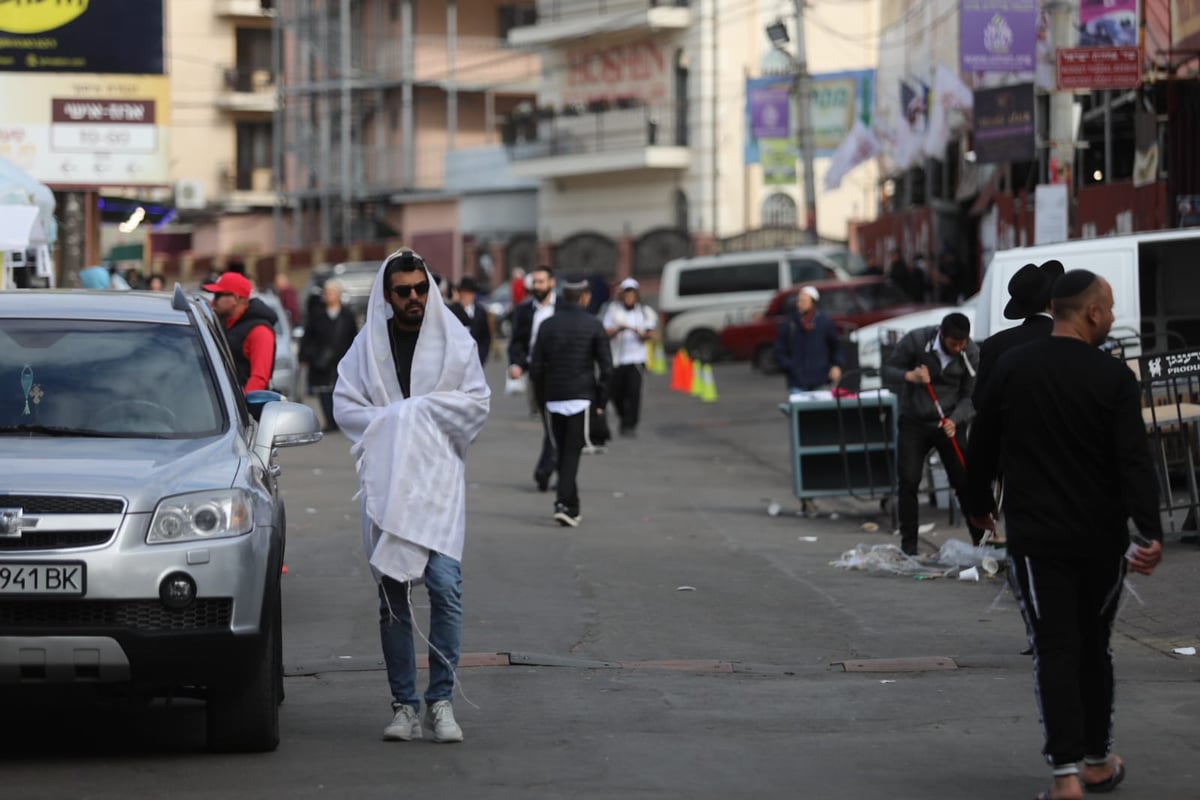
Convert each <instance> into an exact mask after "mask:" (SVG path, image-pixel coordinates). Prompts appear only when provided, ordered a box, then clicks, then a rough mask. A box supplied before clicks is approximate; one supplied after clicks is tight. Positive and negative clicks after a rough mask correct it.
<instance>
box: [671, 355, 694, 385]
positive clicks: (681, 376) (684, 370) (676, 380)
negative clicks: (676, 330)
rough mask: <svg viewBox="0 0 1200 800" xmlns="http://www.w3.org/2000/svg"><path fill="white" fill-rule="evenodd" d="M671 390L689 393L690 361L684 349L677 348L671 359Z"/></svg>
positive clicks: (690, 378) (690, 380)
mask: <svg viewBox="0 0 1200 800" xmlns="http://www.w3.org/2000/svg"><path fill="white" fill-rule="evenodd" d="M671 390H672V391H676V392H683V393H684V394H691V392H692V362H691V360H690V359H689V358H688V355H687V351H686V350H677V351H676V352H675V358H673V359H671Z"/></svg>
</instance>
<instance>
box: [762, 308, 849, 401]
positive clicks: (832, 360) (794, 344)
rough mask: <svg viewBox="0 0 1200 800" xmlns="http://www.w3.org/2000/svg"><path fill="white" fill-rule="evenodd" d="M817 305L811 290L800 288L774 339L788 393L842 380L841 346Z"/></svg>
mask: <svg viewBox="0 0 1200 800" xmlns="http://www.w3.org/2000/svg"><path fill="white" fill-rule="evenodd" d="M820 301H821V293H820V292H819V291H817V289H816V287H815V286H805V287H803V288H801V289H800V291H799V292H798V293H797V294H796V307H795V309H794V310H793V311H792V312H791V313H790V314H788V318H787V320H786V321H785V322H784V323H783V324H782V325H780V326H779V334H778V335H777V336H776V337H775V362H776V363H777V364H779V368H780V369H781V370H782V371H783V373H784V376H785V377H786V378H787V385H788V391H789V392H805V391H810V390H812V389H818V388H821V387H823V386H826V385H829V384H836V383H837V382H838V381H839V380H841V378H842V367H843V366H844V365H845V363H846V361H845V358H844V356H843V355H842V343H841V340H840V339H839V338H838V330H837V326H836V325H834V323H833V320H832V319H830V318H829V316H828V315H827V314H825V313H824V312H823V311H821V310H820V309H818V308H817V303H819V302H820Z"/></svg>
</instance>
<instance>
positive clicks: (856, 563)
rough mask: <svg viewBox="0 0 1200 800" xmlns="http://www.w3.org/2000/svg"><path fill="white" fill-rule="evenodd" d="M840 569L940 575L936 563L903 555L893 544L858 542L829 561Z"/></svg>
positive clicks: (877, 572)
mask: <svg viewBox="0 0 1200 800" xmlns="http://www.w3.org/2000/svg"><path fill="white" fill-rule="evenodd" d="M829 563H830V564H831V565H832V566H835V567H838V568H840V569H857V570H862V571H864V572H870V573H874V574H892V575H914V576H915V575H929V576H936V575H941V574H942V570H941V568H940V567H938V566H937V565H936V564H926V563H925V562H923V561H921V560H920V559H918V558H915V557H913V556H909V555H905V554H904V552H903V551H901V549H900V548H899V547H896V545H894V544H877V545H873V546H869V545H865V544H859V545H856V546H855V548H854V549H853V550H847V551H846V552H845V553H842V556H841V558H839V559H837V560H836V561H830V562H829Z"/></svg>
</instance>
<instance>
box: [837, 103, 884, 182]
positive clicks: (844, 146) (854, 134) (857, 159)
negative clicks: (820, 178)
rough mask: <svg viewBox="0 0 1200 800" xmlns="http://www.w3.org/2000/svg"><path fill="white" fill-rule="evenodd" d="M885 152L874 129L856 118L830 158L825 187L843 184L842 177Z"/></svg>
mask: <svg viewBox="0 0 1200 800" xmlns="http://www.w3.org/2000/svg"><path fill="white" fill-rule="evenodd" d="M881 152H883V143H882V142H880V141H879V137H878V136H876V135H875V133H874V131H872V130H871V129H870V128H868V127H867V126H866V125H863V124H862V120H857V119H856V120H855V121H854V125H853V126H852V127H851V128H850V131H849V132H848V133H847V134H846V138H845V139H843V140H842V143H841V144H839V145H838V148H837V150H834V151H833V156H831V157H830V159H829V171H828V172H826V173H825V188H826V189H827V190H833V189H836V188H838V187H839V186H841V185H842V179H843V178H845V177H846V175H848V174H849V173H850V172H851V171H852V170H853V169H854V168H855V167H857V166H858V165H859V164H861V163H863V162H864V161H869V160H870V159H872V158H875V157H876V156H877V155H879V154H880V153H881Z"/></svg>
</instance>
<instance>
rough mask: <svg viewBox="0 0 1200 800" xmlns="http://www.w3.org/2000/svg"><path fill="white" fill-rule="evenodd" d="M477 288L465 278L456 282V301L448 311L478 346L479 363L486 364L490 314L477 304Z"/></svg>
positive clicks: (490, 347)
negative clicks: (456, 318)
mask: <svg viewBox="0 0 1200 800" xmlns="http://www.w3.org/2000/svg"><path fill="white" fill-rule="evenodd" d="M478 297H479V287H478V286H477V285H476V283H475V279H474V278H472V277H471V276H469V275H468V276H466V277H465V278H463V279H462V280H460V281H459V282H458V300H456V301H455V302H453V303H451V304H450V311H451V312H452V313H453V314H454V316H456V317H458V319H459V320H460V321H461V322H462V324H463V325H466V326H467V330H469V331H470V332H471V337H472V338H473V339H474V340H475V344H477V345H478V346H479V363H480V364H486V363H487V358H488V353H489V352H490V351H491V349H492V320H491V314H489V313H488V310H487V309H486V308H484V307H483V306H482V305H481V304H480V303H479V302H478Z"/></svg>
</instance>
